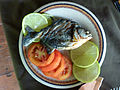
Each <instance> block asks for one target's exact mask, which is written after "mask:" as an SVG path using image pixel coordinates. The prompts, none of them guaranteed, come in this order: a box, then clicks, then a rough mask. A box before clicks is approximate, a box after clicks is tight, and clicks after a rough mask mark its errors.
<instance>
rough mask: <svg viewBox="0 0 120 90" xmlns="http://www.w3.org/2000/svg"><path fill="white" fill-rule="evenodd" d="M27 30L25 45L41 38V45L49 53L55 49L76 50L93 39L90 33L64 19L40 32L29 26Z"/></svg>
mask: <svg viewBox="0 0 120 90" xmlns="http://www.w3.org/2000/svg"><path fill="white" fill-rule="evenodd" d="M26 30H27V31H28V35H27V36H26V37H25V38H24V39H23V45H24V46H29V45H30V44H31V43H32V42H33V41H34V40H35V39H37V38H40V43H42V44H43V45H45V46H46V49H47V51H48V53H51V52H53V51H54V50H55V49H58V50H70V49H75V48H77V47H79V46H81V45H82V44H83V43H85V42H87V41H88V40H90V39H91V38H92V35H91V34H90V32H89V31H87V30H85V29H83V28H82V27H81V26H80V25H79V24H78V23H76V22H74V21H71V20H68V19H64V18H57V19H55V20H54V22H53V24H52V25H50V26H48V27H46V28H44V29H42V30H41V31H40V32H34V30H33V29H32V28H30V27H29V26H27V27H26Z"/></svg>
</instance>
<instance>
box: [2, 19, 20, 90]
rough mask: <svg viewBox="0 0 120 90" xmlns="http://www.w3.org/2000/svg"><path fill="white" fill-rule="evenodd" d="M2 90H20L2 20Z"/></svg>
mask: <svg viewBox="0 0 120 90" xmlns="http://www.w3.org/2000/svg"><path fill="white" fill-rule="evenodd" d="M0 90H20V89H19V85H18V82H17V79H16V76H15V72H14V68H13V65H12V60H11V57H10V54H9V49H8V45H7V41H6V38H5V35H4V32H3V28H2V23H1V19H0Z"/></svg>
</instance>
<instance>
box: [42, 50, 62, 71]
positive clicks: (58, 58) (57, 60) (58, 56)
mask: <svg viewBox="0 0 120 90" xmlns="http://www.w3.org/2000/svg"><path fill="white" fill-rule="evenodd" d="M54 52H55V58H54V60H53V61H52V63H50V64H49V65H47V66H45V67H40V69H41V70H42V71H43V72H49V71H52V70H54V69H56V68H57V67H58V65H59V64H60V61H61V53H60V52H59V51H57V50H55V51H54Z"/></svg>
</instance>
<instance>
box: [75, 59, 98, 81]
mask: <svg viewBox="0 0 120 90" xmlns="http://www.w3.org/2000/svg"><path fill="white" fill-rule="evenodd" d="M99 74H100V65H99V63H98V61H96V62H95V63H94V64H93V65H92V66H90V67H88V68H81V67H78V66H76V65H75V64H73V75H74V76H75V78H76V79H77V80H79V81H81V82H83V83H88V82H92V81H94V80H95V79H97V78H98V76H99Z"/></svg>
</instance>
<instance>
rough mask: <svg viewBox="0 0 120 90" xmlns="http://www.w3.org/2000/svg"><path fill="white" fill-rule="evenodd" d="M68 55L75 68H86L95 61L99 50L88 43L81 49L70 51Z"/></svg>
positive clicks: (91, 43)
mask: <svg viewBox="0 0 120 90" xmlns="http://www.w3.org/2000/svg"><path fill="white" fill-rule="evenodd" d="M70 54H71V59H72V61H73V63H74V64H75V65H76V66H78V67H81V68H87V67H89V66H91V65H93V64H94V63H95V62H96V61H97V59H98V56H99V50H98V47H97V46H96V45H95V44H94V43H93V42H91V41H88V42H86V43H85V44H83V45H82V46H81V47H78V48H77V49H74V50H71V51H70Z"/></svg>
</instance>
